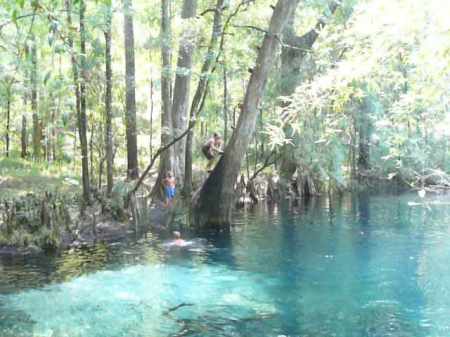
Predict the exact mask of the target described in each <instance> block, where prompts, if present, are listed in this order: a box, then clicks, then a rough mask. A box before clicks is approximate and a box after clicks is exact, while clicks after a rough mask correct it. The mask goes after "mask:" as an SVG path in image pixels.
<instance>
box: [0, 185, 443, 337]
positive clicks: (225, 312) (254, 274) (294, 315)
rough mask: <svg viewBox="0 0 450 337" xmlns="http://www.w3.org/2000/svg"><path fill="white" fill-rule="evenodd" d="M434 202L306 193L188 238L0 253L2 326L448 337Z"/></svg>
mask: <svg viewBox="0 0 450 337" xmlns="http://www.w3.org/2000/svg"><path fill="white" fill-rule="evenodd" d="M442 200H444V198H442V197H441V198H435V199H433V198H429V199H426V203H427V205H414V206H409V205H408V202H410V201H414V202H419V200H418V198H416V196H415V195H405V196H401V197H394V196H377V197H373V196H370V195H368V194H359V195H355V196H345V197H343V198H340V199H336V200H328V199H312V200H310V202H309V203H306V204H305V203H299V204H297V205H281V206H280V205H271V206H267V207H260V208H255V209H252V210H244V211H242V212H241V213H239V214H238V216H237V220H236V225H235V226H234V227H233V229H232V231H231V233H229V234H227V235H216V236H215V237H209V238H206V240H198V239H194V238H189V237H187V238H186V239H189V240H192V242H195V243H198V244H197V245H195V247H178V248H177V249H168V246H167V245H166V244H165V242H166V241H165V240H164V239H163V238H159V237H156V236H153V235H150V234H147V235H146V236H145V237H143V238H141V239H139V240H137V241H130V242H121V243H117V244H114V245H112V246H106V245H104V244H99V245H97V246H95V247H93V248H90V249H80V250H72V251H66V252H64V253H63V254H62V255H61V256H59V257H47V258H43V257H39V258H33V259H30V258H27V259H25V258H9V259H8V258H5V257H3V258H2V260H0V271H1V274H0V336H2V337H3V336H7V337H9V336H11V337H12V336H14V337H21V336H53V337H55V336H68V337H69V336H70V337H78V336H80V337H84V336H87V337H97V336H99V337H100V336H111V337H115V336H136V337H137V336H142V337H143V336H148V337H159V336H203V337H205V336H206V337H207V336H245V337H253V336H255V337H256V336H258V337H259V336H273V337H275V336H281V335H286V336H315V337H317V336H342V337H348V336H350V337H351V336H355V337H364V336H380V337H381V336H397V337H400V336H401V337H403V336H404V337H410V336H414V337H420V336H435V337H438V336H439V337H450V315H448V313H449V312H450V296H449V295H450V264H449V263H448V261H449V260H450V246H449V242H450V217H449V215H450V214H449V213H450V208H449V207H448V205H445V204H442V203H441V204H436V201H442Z"/></svg>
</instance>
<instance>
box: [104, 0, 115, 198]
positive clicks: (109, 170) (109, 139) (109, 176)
mask: <svg viewBox="0 0 450 337" xmlns="http://www.w3.org/2000/svg"><path fill="white" fill-rule="evenodd" d="M111 21H112V9H111V4H108V7H107V12H106V30H105V78H106V92H105V124H106V126H105V145H106V184H107V187H106V191H107V194H108V196H111V191H112V188H113V185H114V176H113V165H114V162H113V161H114V158H113V135H112V109H111V104H112V70H111Z"/></svg>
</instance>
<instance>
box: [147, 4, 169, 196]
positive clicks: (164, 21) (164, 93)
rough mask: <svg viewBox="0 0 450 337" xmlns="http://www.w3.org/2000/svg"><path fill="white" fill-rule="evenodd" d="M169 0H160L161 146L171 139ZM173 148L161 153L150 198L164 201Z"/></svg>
mask: <svg viewBox="0 0 450 337" xmlns="http://www.w3.org/2000/svg"><path fill="white" fill-rule="evenodd" d="M170 26H171V23H170V0H161V31H160V40H161V59H162V70H161V103H162V107H161V146H164V145H167V144H169V143H170V141H171V139H172V115H171V110H172V92H171V90H172V89H171V88H172V51H171V50H172V49H171V27H170ZM173 153H174V152H173V147H170V148H169V149H167V150H166V151H164V152H163V153H161V158H160V160H159V170H158V178H157V179H156V182H155V185H154V186H153V190H152V193H151V194H152V196H153V197H154V198H157V199H159V200H163V199H164V191H163V189H162V181H163V179H164V177H165V175H166V172H167V171H171V170H172V167H173Z"/></svg>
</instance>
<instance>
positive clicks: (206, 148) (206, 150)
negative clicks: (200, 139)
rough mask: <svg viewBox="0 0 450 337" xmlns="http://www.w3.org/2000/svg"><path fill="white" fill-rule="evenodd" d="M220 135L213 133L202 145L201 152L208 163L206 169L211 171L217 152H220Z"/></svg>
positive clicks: (221, 142)
mask: <svg viewBox="0 0 450 337" xmlns="http://www.w3.org/2000/svg"><path fill="white" fill-rule="evenodd" d="M222 144H223V141H222V137H221V136H220V135H219V134H218V133H214V134H213V136H212V137H211V138H210V139H208V141H207V142H206V143H205V144H203V146H202V153H203V154H204V155H205V157H206V159H208V165H207V166H206V170H207V171H208V172H211V170H212V168H213V167H214V164H215V162H216V158H217V155H218V154H222V153H223V151H222Z"/></svg>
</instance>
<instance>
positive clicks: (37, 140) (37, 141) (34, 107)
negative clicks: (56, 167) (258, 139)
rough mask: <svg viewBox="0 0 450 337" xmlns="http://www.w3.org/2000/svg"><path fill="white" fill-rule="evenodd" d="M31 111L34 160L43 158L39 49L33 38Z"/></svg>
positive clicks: (33, 37)
mask: <svg viewBox="0 0 450 337" xmlns="http://www.w3.org/2000/svg"><path fill="white" fill-rule="evenodd" d="M31 41H32V46H31V65H32V66H31V111H32V114H33V158H34V160H39V159H40V158H41V138H42V135H41V128H40V125H39V116H38V103H37V49H36V38H35V36H34V35H32V38H31Z"/></svg>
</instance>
